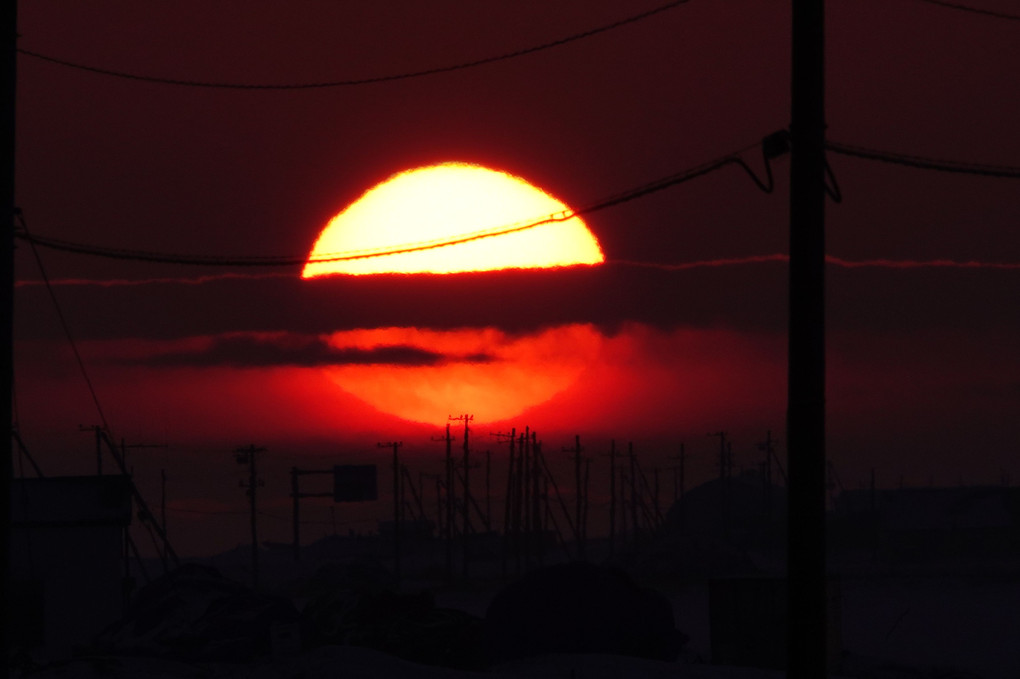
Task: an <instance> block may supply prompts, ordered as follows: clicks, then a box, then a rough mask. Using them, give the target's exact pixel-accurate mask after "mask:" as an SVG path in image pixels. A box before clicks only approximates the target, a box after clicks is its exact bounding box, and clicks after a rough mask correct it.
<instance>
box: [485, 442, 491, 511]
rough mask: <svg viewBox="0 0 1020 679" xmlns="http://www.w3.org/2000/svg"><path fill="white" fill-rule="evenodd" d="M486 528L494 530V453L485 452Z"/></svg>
mask: <svg viewBox="0 0 1020 679" xmlns="http://www.w3.org/2000/svg"><path fill="white" fill-rule="evenodd" d="M485 527H486V529H487V530H492V451H491V450H486V451H485Z"/></svg>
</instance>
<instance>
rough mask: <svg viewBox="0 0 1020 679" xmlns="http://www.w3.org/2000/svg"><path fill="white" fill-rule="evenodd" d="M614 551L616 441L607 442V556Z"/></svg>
mask: <svg viewBox="0 0 1020 679" xmlns="http://www.w3.org/2000/svg"><path fill="white" fill-rule="evenodd" d="M615 551H616V439H613V440H611V441H610V442H609V556H613V554H614V553H615Z"/></svg>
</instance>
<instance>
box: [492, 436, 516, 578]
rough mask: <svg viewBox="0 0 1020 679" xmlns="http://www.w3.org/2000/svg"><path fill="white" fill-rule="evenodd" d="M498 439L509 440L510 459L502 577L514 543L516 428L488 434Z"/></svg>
mask: <svg viewBox="0 0 1020 679" xmlns="http://www.w3.org/2000/svg"><path fill="white" fill-rule="evenodd" d="M490 435H491V436H494V437H496V438H497V439H499V440H509V441H510V459H509V461H508V462H507V471H506V499H505V502H504V505H503V578H504V579H505V578H506V576H507V570H508V569H507V563H508V561H509V556H510V554H509V552H510V549H511V547H512V546H513V545H514V544H515V542H514V539H513V537H512V536H513V535H514V532H515V531H514V523H513V515H514V506H515V502H514V495H515V494H516V486H515V484H514V473H515V470H514V463H515V461H514V443H515V441H514V439H516V438H517V430H516V429H511V430H510V433H509V434H490Z"/></svg>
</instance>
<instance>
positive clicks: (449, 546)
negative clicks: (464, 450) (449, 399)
mask: <svg viewBox="0 0 1020 679" xmlns="http://www.w3.org/2000/svg"><path fill="white" fill-rule="evenodd" d="M433 440H434V441H445V442H446V531H445V532H446V577H447V579H450V578H452V577H453V512H454V490H453V449H452V448H451V446H452V444H453V437H452V436H450V423H449V422H447V423H446V436H444V437H442V438H439V439H436V438H433ZM440 521H442V519H440Z"/></svg>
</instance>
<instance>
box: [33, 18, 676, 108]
mask: <svg viewBox="0 0 1020 679" xmlns="http://www.w3.org/2000/svg"><path fill="white" fill-rule="evenodd" d="M689 1H690V0H673V2H667V3H665V4H663V5H659V6H657V7H653V8H651V9H649V10H646V11H644V12H640V13H638V14H633V15H631V16H628V17H625V18H623V19H618V20H616V21H613V22H611V23H608V24H605V25H602V26H598V27H596V28H591V29H588V30H586V31H581V32H580V33H574V34H572V35H568V36H565V37H562V38H558V39H556V40H552V41H550V42H544V43H541V44H538V45H532V46H530V47H524V48H521V49H517V50H513V51H511V52H504V53H502V54H495V55H491V56H487V57H482V58H480V59H473V60H470V61H464V62H460V63H456V64H447V65H445V66H434V67H431V68H425V69H421V70H417V71H405V72H401V73H389V74H386V75H379V76H369V77H365V78H348V79H339V80H325V81H320V82H307V83H236V82H213V81H205V80H192V79H186V78H163V77H159V76H151V75H144V74H141V73H129V72H127V71H119V70H115V69H108V68H101V67H98V66H91V65H88V64H82V63H78V62H74V61H69V60H66V59H59V58H57V57H53V56H49V55H46V54H40V53H39V52H32V51H30V50H26V49H18V52H19V53H20V54H24V55H25V56H28V57H32V58H34V59H40V60H42V61H46V62H49V63H51V64H56V65H58V66H65V67H67V68H74V69H77V70H80V71H87V72H89V73H95V74H98V75H105V76H110V77H114V78H122V79H127V80H136V81H141V82H147V83H156V84H159V85H176V86H179V87H202V88H207V89H229V90H311V89H323V88H328V87H350V86H354V85H371V84H375V83H384V82H392V81H395V80H408V79H411V78H420V77H423V76H428V75H437V74H440V73H450V72H452V71H463V70H466V69H470V68H475V67H477V66H484V65H486V64H493V63H496V62H499V61H507V60H510V59H516V58H517V57H522V56H525V55H528V54H534V53H536V52H542V51H545V50H548V49H552V48H554V47H560V46H563V45H567V44H569V43H572V42H577V41H579V40H583V39H585V38H590V37H592V36H595V35H599V34H601V33H606V32H608V31H612V30H615V29H617V28H621V27H623V26H627V25H629V24H633V23H637V22H639V21H643V20H644V19H648V18H650V17H653V16H656V15H658V14H661V13H662V12H665V11H667V10H671V9H674V8H676V7H679V6H680V5H684V4H686V3H687V2H689Z"/></svg>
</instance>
